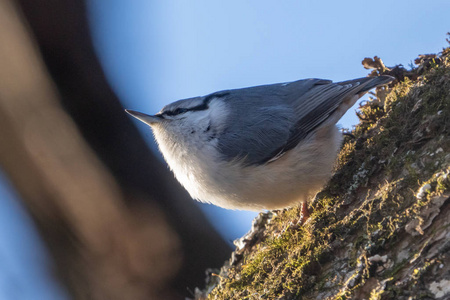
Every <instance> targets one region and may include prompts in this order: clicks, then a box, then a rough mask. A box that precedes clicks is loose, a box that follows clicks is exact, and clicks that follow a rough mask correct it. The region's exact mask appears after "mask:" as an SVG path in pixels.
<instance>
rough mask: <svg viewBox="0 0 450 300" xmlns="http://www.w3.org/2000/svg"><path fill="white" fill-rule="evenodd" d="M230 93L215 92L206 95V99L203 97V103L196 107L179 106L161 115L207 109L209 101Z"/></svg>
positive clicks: (173, 114) (174, 114)
mask: <svg viewBox="0 0 450 300" xmlns="http://www.w3.org/2000/svg"><path fill="white" fill-rule="evenodd" d="M228 94H229V93H214V94H211V95H208V96H206V97H205V99H203V102H202V104H200V105H197V106H194V107H191V108H184V107H178V108H176V109H174V110H168V111H165V112H163V113H162V114H161V115H166V116H176V115H180V114H184V113H185V112H188V111H199V110H205V109H208V107H209V102H211V100H212V99H214V98H220V97H224V96H226V95H228Z"/></svg>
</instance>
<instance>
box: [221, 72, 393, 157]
mask: <svg viewBox="0 0 450 300" xmlns="http://www.w3.org/2000/svg"><path fill="white" fill-rule="evenodd" d="M391 80H392V78H391V77H389V76H380V77H375V78H359V79H355V80H350V81H346V82H338V83H332V82H331V81H329V80H322V79H306V80H299V81H295V82H291V83H287V84H286V83H285V84H272V85H264V86H258V87H252V88H245V89H238V90H229V91H227V96H226V99H223V101H225V103H226V104H227V107H228V109H229V110H230V114H229V117H228V119H227V126H226V127H225V128H224V130H223V131H222V132H221V133H220V134H219V136H218V150H219V151H220V152H221V153H222V154H223V155H224V157H225V158H226V159H227V160H235V159H240V160H243V162H244V163H245V164H246V165H257V164H264V163H268V162H271V161H273V160H275V159H276V158H278V157H280V156H281V155H283V154H284V153H285V152H287V151H289V150H290V149H292V148H294V147H295V146H297V145H298V143H299V142H300V141H301V140H303V139H305V138H306V137H307V136H308V135H309V134H310V133H311V132H312V131H313V130H314V129H315V128H317V126H319V125H320V124H322V123H323V122H324V121H325V120H327V119H328V118H329V117H330V116H331V115H332V114H333V112H335V111H336V109H337V108H338V107H339V105H340V104H341V103H342V102H343V101H344V100H346V99H348V98H349V97H353V96H354V95H362V94H363V93H364V92H367V91H368V90H370V89H371V88H373V87H375V86H377V85H380V84H384V83H387V82H389V81H391ZM336 121H337V120H336Z"/></svg>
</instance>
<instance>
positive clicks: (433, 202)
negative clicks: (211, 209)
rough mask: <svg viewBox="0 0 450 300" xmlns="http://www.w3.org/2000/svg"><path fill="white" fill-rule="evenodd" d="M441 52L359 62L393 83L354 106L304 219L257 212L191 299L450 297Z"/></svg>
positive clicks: (448, 63)
mask: <svg viewBox="0 0 450 300" xmlns="http://www.w3.org/2000/svg"><path fill="white" fill-rule="evenodd" d="M449 54H450V49H449V48H447V49H444V51H443V52H442V53H441V54H440V55H424V56H420V57H419V59H418V60H416V63H417V64H418V67H417V68H414V69H413V70H410V71H407V70H405V69H403V68H401V67H394V68H387V67H386V66H384V64H383V62H382V61H381V59H379V58H378V57H375V59H373V60H372V59H365V60H364V62H363V64H364V65H365V66H366V67H367V68H372V69H374V70H373V72H372V74H371V75H370V76H378V75H380V74H391V75H394V76H396V78H397V81H396V82H394V83H393V84H391V85H390V87H389V89H378V91H377V96H378V97H377V99H372V101H368V102H367V103H365V105H363V106H362V107H361V108H360V112H359V116H360V119H361V123H360V124H359V125H358V126H356V128H355V129H354V130H353V131H352V132H351V133H352V135H353V137H346V141H345V143H344V145H343V148H342V150H341V153H340V154H339V158H338V161H337V165H336V172H335V175H334V176H333V178H332V179H331V181H330V182H329V184H328V185H327V186H326V187H325V188H324V190H323V191H322V192H320V193H319V194H318V195H317V196H316V197H315V199H314V200H313V201H312V203H311V204H310V210H311V211H312V215H311V217H310V218H309V220H308V221H307V222H306V223H305V224H303V225H301V224H299V219H300V217H299V216H300V210H299V209H298V208H294V209H289V210H284V211H279V212H274V213H267V214H261V215H260V216H259V217H258V218H257V219H256V220H255V224H254V227H253V228H252V231H251V232H249V233H248V234H247V235H246V236H245V237H244V238H242V240H240V241H239V243H238V249H237V250H236V251H235V252H234V253H233V255H232V258H231V259H230V260H229V262H228V263H227V264H226V265H225V266H224V267H223V268H222V269H221V271H220V273H219V275H215V276H211V277H209V278H208V284H207V288H206V289H205V290H204V291H200V290H197V291H196V298H197V299H203V298H206V297H207V298H208V299H358V300H362V299H371V300H375V299H405V300H407V299H450V217H449V215H450V177H449V173H450V135H449V133H450V59H449V56H450V55H449Z"/></svg>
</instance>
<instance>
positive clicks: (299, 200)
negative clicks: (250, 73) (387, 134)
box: [125, 75, 394, 213]
mask: <svg viewBox="0 0 450 300" xmlns="http://www.w3.org/2000/svg"><path fill="white" fill-rule="evenodd" d="M393 79H394V78H393V77H391V76H387V75H382V76H378V77H364V78H358V79H353V80H347V81H342V82H332V81H330V80H325V79H316V78H311V79H303V80H297V81H293V82H285V83H277V84H268V85H260V86H255V87H248V88H240V89H230V90H223V91H219V92H214V93H212V94H208V95H206V96H200V97H194V98H189V99H184V100H178V101H175V102H173V103H171V104H168V105H166V106H165V107H164V108H163V109H162V110H161V111H159V112H158V113H156V114H155V115H149V114H145V113H142V112H138V111H135V110H130V109H126V110H125V111H126V112H127V113H128V114H130V115H131V116H133V117H135V118H136V119H138V120H140V121H142V122H144V123H145V124H147V125H149V126H150V127H151V129H152V131H153V135H154V138H155V140H156V142H157V144H158V147H159V150H160V152H161V153H162V155H163V157H164V159H165V161H166V162H167V164H168V166H169V167H170V169H171V170H172V171H173V173H174V175H175V177H176V178H177V180H178V181H179V182H180V183H181V184H182V185H183V186H184V188H185V189H186V190H187V191H188V192H189V194H190V196H191V197H192V198H193V199H196V200H198V201H200V202H204V203H211V204H214V205H217V206H220V207H223V208H226V209H238V210H250V211H263V210H279V209H284V208H289V207H293V206H296V205H302V211H304V212H305V213H307V211H308V210H307V202H308V201H309V199H311V196H314V195H315V193H317V192H318V191H319V190H320V189H321V188H322V187H323V186H324V185H325V183H326V182H327V181H328V180H329V178H330V177H331V175H332V169H333V165H334V162H335V160H336V157H337V154H338V151H339V149H340V147H341V143H342V139H343V137H342V133H341V132H340V131H339V129H338V128H337V126H336V123H337V122H338V121H339V119H340V118H341V117H342V116H343V115H344V113H345V112H346V111H347V110H348V109H350V108H351V107H352V106H353V105H354V104H355V102H356V101H357V100H358V99H359V98H360V97H362V96H363V95H364V94H365V93H367V92H368V91H369V90H371V89H373V88H375V87H378V86H380V85H384V84H387V83H389V82H391V81H392V80H393ZM305 207H306V211H305Z"/></svg>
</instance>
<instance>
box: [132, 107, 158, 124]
mask: <svg viewBox="0 0 450 300" xmlns="http://www.w3.org/2000/svg"><path fill="white" fill-rule="evenodd" d="M125 111H126V112H127V113H129V114H130V115H132V116H133V117H135V118H136V119H138V120H139V121H141V122H144V123H145V124H147V125H150V126H151V125H153V124H156V123H161V122H162V121H163V120H164V118H162V117H159V116H152V115H147V114H144V113H141V112H138V111H135V110H131V109H125Z"/></svg>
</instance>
